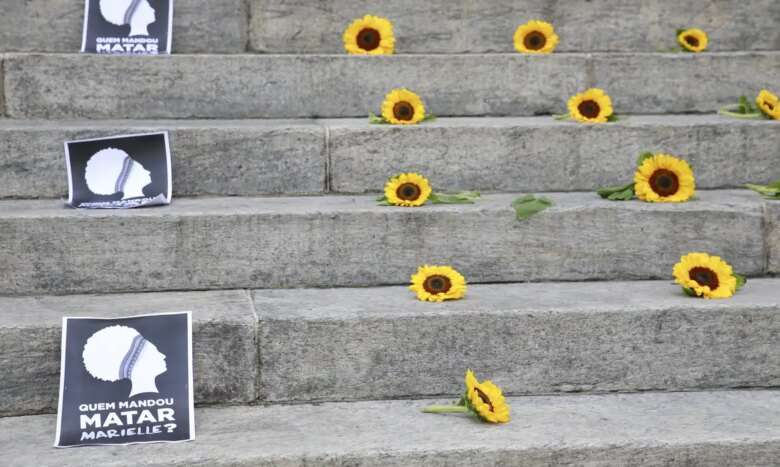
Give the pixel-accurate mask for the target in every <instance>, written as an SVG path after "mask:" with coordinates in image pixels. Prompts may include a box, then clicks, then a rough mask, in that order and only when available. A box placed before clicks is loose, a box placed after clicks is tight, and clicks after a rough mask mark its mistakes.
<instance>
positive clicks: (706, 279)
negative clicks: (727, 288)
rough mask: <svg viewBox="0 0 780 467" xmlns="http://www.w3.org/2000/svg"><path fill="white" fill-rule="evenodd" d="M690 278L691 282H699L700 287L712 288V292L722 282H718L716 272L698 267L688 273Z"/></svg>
mask: <svg viewBox="0 0 780 467" xmlns="http://www.w3.org/2000/svg"><path fill="white" fill-rule="evenodd" d="M688 276H689V277H690V278H691V280H694V281H696V282H698V283H699V285H701V286H705V285H706V286H707V287H709V288H710V290H715V289H717V288H718V286H719V285H720V282H719V281H718V275H717V274H716V273H715V271H713V270H712V269H709V268H703V267H700V266H697V267H695V268H692V269H691V270H690V271H689V272H688Z"/></svg>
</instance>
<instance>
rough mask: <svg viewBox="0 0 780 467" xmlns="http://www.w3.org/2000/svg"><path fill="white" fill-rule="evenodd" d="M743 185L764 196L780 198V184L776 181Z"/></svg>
mask: <svg viewBox="0 0 780 467" xmlns="http://www.w3.org/2000/svg"><path fill="white" fill-rule="evenodd" d="M745 187H746V188H749V189H751V190H753V191H755V192H757V193H760V194H762V195H763V196H764V197H766V198H769V199H780V186H778V185H777V182H772V183H770V184H769V185H754V184H752V183H748V184H747V185H745Z"/></svg>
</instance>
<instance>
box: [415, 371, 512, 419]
mask: <svg viewBox="0 0 780 467" xmlns="http://www.w3.org/2000/svg"><path fill="white" fill-rule="evenodd" d="M465 383H466V391H465V393H464V394H463V396H462V397H461V398H460V400H458V401H457V402H456V403H454V404H451V405H431V406H428V407H425V408H424V409H423V410H422V411H423V413H434V414H452V413H458V414H471V415H473V416H476V417H477V418H478V419H479V420H481V421H483V422H485V423H508V422H509V420H510V407H509V404H508V403H507V401H506V398H505V397H504V394H503V392H502V391H501V388H499V387H498V386H496V384H495V383H493V382H492V381H490V380H485V381H482V382H480V381H479V380H478V379H477V377H476V375H474V372H473V371H471V370H467V371H466V378H465Z"/></svg>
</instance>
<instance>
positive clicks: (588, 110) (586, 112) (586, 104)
mask: <svg viewBox="0 0 780 467" xmlns="http://www.w3.org/2000/svg"><path fill="white" fill-rule="evenodd" d="M577 110H579V111H580V113H581V114H582V115H583V116H585V117H587V118H596V117H598V116H599V112H601V107H599V104H598V103H597V102H596V101H593V100H587V101H582V102H580V105H578V106H577Z"/></svg>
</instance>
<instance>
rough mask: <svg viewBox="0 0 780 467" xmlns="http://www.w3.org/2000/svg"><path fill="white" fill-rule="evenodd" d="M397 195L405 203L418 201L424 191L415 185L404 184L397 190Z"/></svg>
mask: <svg viewBox="0 0 780 467" xmlns="http://www.w3.org/2000/svg"><path fill="white" fill-rule="evenodd" d="M395 194H396V196H398V197H399V198H400V199H402V200H404V201H416V200H417V199H418V198H419V197H420V195H421V194H422V190H421V189H420V187H419V186H417V185H416V184H414V183H403V184H401V186H399V187H398V188H397V189H396V190H395Z"/></svg>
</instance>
